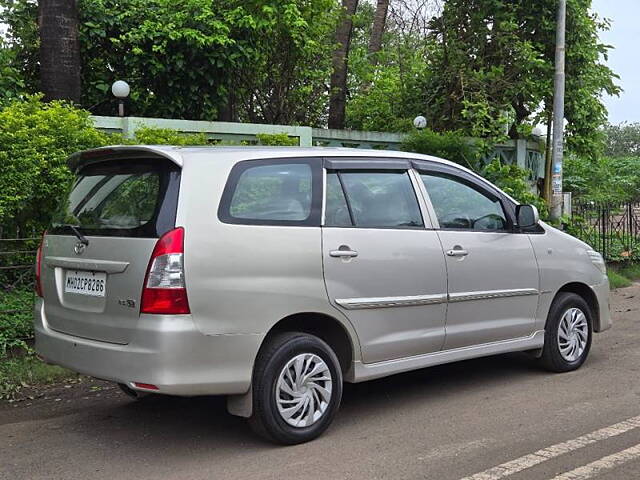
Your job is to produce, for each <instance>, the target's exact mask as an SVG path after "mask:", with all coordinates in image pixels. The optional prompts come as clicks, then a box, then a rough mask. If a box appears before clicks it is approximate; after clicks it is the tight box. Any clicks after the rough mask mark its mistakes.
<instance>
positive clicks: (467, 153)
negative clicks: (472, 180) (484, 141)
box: [400, 128, 479, 170]
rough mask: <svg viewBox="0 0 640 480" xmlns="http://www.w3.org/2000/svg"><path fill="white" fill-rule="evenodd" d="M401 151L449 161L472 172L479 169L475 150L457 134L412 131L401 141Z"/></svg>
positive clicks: (426, 130) (425, 130) (426, 129)
mask: <svg viewBox="0 0 640 480" xmlns="http://www.w3.org/2000/svg"><path fill="white" fill-rule="evenodd" d="M400 147H401V149H402V150H405V151H408V152H416V153H422V154H424V155H433V156H435V157H440V158H444V159H447V160H451V161H452V162H456V163H459V164H460V165H463V166H465V167H467V168H471V169H472V170H477V169H478V168H479V156H478V151H477V150H476V148H475V147H474V146H473V145H472V144H471V143H470V142H469V141H468V140H467V139H465V138H464V137H463V136H462V135H460V134H459V133H458V132H444V133H437V132H434V131H433V130H431V129H429V128H425V129H424V130H419V131H418V130H414V131H413V132H411V133H410V134H408V135H407V136H406V137H405V139H404V140H403V141H402V144H401V146H400Z"/></svg>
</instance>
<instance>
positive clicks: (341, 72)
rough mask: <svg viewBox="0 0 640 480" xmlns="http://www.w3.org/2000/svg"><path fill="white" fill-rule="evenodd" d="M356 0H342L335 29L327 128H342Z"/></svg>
mask: <svg viewBox="0 0 640 480" xmlns="http://www.w3.org/2000/svg"><path fill="white" fill-rule="evenodd" d="M357 7H358V0H342V8H343V10H344V12H343V15H344V18H343V19H342V21H341V22H340V24H339V25H338V28H337V29H336V43H337V44H338V47H337V48H336V49H335V51H334V52H333V73H332V74H331V85H330V89H331V91H330V97H329V128H339V129H342V128H344V117H345V108H346V104H347V58H348V55H349V46H350V44H351V32H352V27H353V21H352V16H353V14H355V13H356V8H357Z"/></svg>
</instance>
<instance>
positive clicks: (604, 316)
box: [591, 277, 612, 332]
mask: <svg viewBox="0 0 640 480" xmlns="http://www.w3.org/2000/svg"><path fill="white" fill-rule="evenodd" d="M591 289H592V290H593V293H595V294H596V298H597V299H598V308H599V310H600V311H599V312H598V313H599V319H600V321H599V328H597V329H594V330H595V331H596V332H604V331H605V330H608V329H609V328H611V325H612V322H611V312H610V310H609V292H610V289H609V279H608V278H607V277H605V279H604V282H603V283H600V284H599V285H592V286H591Z"/></svg>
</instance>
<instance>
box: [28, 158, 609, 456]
mask: <svg viewBox="0 0 640 480" xmlns="http://www.w3.org/2000/svg"><path fill="white" fill-rule="evenodd" d="M69 163H70V166H71V168H72V169H73V170H74V171H75V172H76V175H77V179H76V181H75V183H74V185H73V188H72V189H71V191H70V193H69V197H68V199H67V200H66V201H64V202H63V204H62V205H61V207H60V208H59V210H58V213H57V214H56V216H55V218H54V219H53V223H52V225H51V228H50V229H49V230H48V232H47V233H46V234H45V235H44V237H43V241H42V245H41V247H40V249H39V250H38V259H37V266H36V268H37V280H36V283H37V285H36V289H37V293H38V296H39V299H38V301H37V302H36V306H35V329H36V348H37V351H38V352H39V354H40V355H41V356H42V357H43V358H44V359H46V360H47V361H49V362H51V363H55V364H59V365H62V366H65V367H68V368H71V369H73V370H75V371H78V372H81V373H84V374H87V375H91V376H94V377H97V378H101V379H106V380H110V381H113V382H117V383H118V384H120V385H121V387H122V389H123V390H125V391H126V392H128V393H129V394H131V395H134V396H135V395H139V394H142V393H159V394H169V395H183V396H191V395H226V396H227V398H228V401H227V404H228V409H229V411H230V412H231V413H233V414H235V415H240V416H243V417H248V418H249V419H250V422H251V424H252V425H253V426H254V428H255V429H256V430H257V431H258V432H259V433H261V434H262V435H264V436H266V437H267V438H270V439H271V440H274V441H276V442H280V443H285V444H293V443H299V442H304V441H308V440H311V439H313V438H315V437H317V436H318V435H320V434H321V433H322V432H323V431H324V430H325V429H326V428H327V427H328V426H329V424H330V423H331V421H332V419H333V417H334V416H335V414H336V412H337V410H338V407H339V405H340V399H341V395H342V384H343V382H345V381H346V382H362V381H365V380H370V379H374V378H379V377H384V376H386V375H392V374H395V373H399V372H406V371H408V370H413V369H418V368H423V367H428V366H431V365H437V364H442V363H447V362H454V361H458V360H463V359H468V358H474V357H481V356H486V355H493V354H498V353H503V352H513V351H529V352H530V353H531V354H532V355H534V356H536V357H538V358H539V359H540V362H541V363H542V365H544V366H545V367H546V368H547V369H549V370H551V371H553V372H566V371H569V370H574V369H576V368H578V367H580V365H582V363H584V361H585V359H586V358H587V355H588V353H589V348H590V346H591V340H592V332H600V331H603V330H606V329H607V328H609V327H610V326H611V320H610V316H609V300H608V294H609V284H608V279H607V275H606V271H605V265H604V262H603V259H602V257H601V256H600V255H599V254H598V253H597V252H595V251H593V250H592V249H591V248H590V247H589V246H588V245H586V244H585V243H583V242H581V241H579V240H577V239H575V238H573V237H571V236H569V235H567V234H565V233H563V232H561V231H559V230H556V229H554V228H552V227H550V226H549V225H546V224H545V223H542V222H540V221H539V219H538V216H537V212H536V210H535V208H533V207H531V206H528V205H518V204H517V202H515V201H513V200H512V199H511V198H510V197H509V196H507V195H506V194H504V193H503V192H502V191H500V190H499V189H498V188H496V187H495V186H493V185H492V184H490V183H488V182H487V181H486V180H484V179H482V178H481V177H479V176H478V175H476V174H474V173H472V172H471V171H469V170H466V169H464V168H462V167H460V166H459V165H457V164H454V163H451V162H448V161H446V160H441V159H438V158H433V157H427V156H423V155H417V154H410V153H403V152H391V151H380V150H369V151H367V150H350V149H322V148H261V147H260V148H251V147H238V148H231V147H229V148H226V147H225V148H216V147H201V148H198V147H193V148H179V147H149V146H117V147H107V148H102V149H96V150H91V151H85V152H81V153H78V154H75V155H74V156H72V157H71V159H70V162H69Z"/></svg>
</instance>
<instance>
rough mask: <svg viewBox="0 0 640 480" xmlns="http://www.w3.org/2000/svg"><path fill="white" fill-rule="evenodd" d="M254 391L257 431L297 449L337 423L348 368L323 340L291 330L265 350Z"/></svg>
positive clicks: (258, 364)
mask: <svg viewBox="0 0 640 480" xmlns="http://www.w3.org/2000/svg"><path fill="white" fill-rule="evenodd" d="M314 371H315V372H316V373H315V374H314V373H312V372H314ZM252 388H253V413H252V415H251V417H250V418H249V423H250V425H251V427H252V428H253V429H254V430H255V431H256V432H257V433H258V434H260V435H261V436H263V437H264V438H266V439H268V440H270V441H272V442H275V443H280V444H284V445H294V444H297V443H304V442H308V441H310V440H313V439H315V438H317V437H318V436H319V435H321V434H322V433H323V432H324V431H325V430H326V429H327V428H328V427H329V425H330V424H331V422H332V420H333V417H334V416H335V414H336V412H337V411H338V408H339V407H340V400H341V399H342V370H341V369H340V363H339V361H338V358H337V357H336V354H335V353H334V352H333V350H332V349H331V347H329V345H327V344H326V343H325V342H324V341H322V340H321V339H320V338H318V337H316V336H313V335H309V334H306V333H299V332H286V333H281V334H277V335H275V336H273V337H272V338H271V339H269V340H268V341H267V343H266V344H265V345H263V347H262V348H261V349H260V352H259V353H258V358H257V359H256V363H255V367H254V374H253V384H252Z"/></svg>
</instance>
